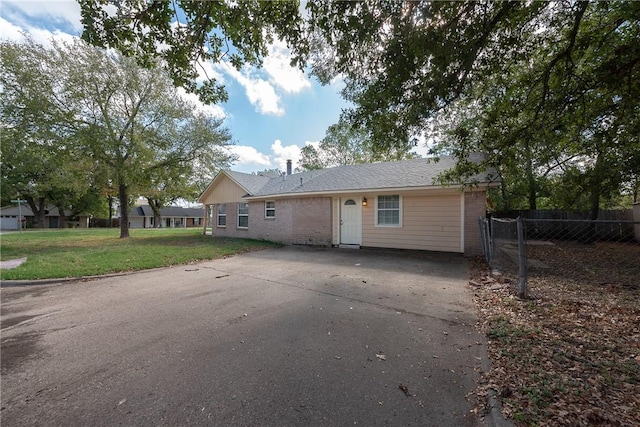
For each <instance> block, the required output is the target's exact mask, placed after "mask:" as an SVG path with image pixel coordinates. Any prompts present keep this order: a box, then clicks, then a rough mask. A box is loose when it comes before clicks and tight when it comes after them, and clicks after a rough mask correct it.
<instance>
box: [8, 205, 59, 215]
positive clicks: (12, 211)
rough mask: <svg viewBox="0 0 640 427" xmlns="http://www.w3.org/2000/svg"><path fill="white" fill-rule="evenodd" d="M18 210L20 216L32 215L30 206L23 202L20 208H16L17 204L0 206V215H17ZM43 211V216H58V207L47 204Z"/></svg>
mask: <svg viewBox="0 0 640 427" xmlns="http://www.w3.org/2000/svg"><path fill="white" fill-rule="evenodd" d="M20 211H21V212H22V216H33V212H32V211H31V208H30V207H29V205H27V204H25V203H23V204H22V205H21V206H20V209H18V205H15V206H5V207H3V208H0V216H18V215H19V212H20ZM45 212H46V213H45V216H60V213H59V212H58V208H56V207H55V206H47V207H46V208H45Z"/></svg>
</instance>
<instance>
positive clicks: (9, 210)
mask: <svg viewBox="0 0 640 427" xmlns="http://www.w3.org/2000/svg"><path fill="white" fill-rule="evenodd" d="M20 211H21V212H22V228H23V229H25V228H34V224H35V217H34V215H33V211H31V208H30V207H29V205H22V206H21V207H20V209H18V206H7V207H4V208H0V229H2V230H19V229H20V227H19V226H18V224H19V221H20V219H19V215H20ZM60 223H61V221H60V213H59V212H58V208H56V207H53V206H48V207H47V208H46V209H45V222H44V228H60ZM65 224H66V225H65V227H66V228H87V227H89V216H88V215H80V216H77V217H74V218H72V220H69V219H67V220H66V221H65Z"/></svg>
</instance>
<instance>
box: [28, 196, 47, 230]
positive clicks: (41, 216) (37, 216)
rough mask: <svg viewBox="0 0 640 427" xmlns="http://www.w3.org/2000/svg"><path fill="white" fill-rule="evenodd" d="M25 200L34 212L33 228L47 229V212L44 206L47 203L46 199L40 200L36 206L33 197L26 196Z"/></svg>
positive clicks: (41, 198)
mask: <svg viewBox="0 0 640 427" xmlns="http://www.w3.org/2000/svg"><path fill="white" fill-rule="evenodd" d="M25 199H26V200H27V203H28V204H29V207H30V208H31V212H33V227H34V228H45V226H46V223H45V220H46V214H47V210H46V206H45V204H44V203H45V199H44V197H40V198H38V205H36V202H35V200H34V198H33V197H31V196H26V197H25Z"/></svg>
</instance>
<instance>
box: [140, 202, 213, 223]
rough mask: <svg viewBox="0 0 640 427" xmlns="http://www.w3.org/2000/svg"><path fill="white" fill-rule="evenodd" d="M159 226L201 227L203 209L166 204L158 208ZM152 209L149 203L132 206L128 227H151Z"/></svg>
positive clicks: (152, 219)
mask: <svg viewBox="0 0 640 427" xmlns="http://www.w3.org/2000/svg"><path fill="white" fill-rule="evenodd" d="M160 218H161V220H160V228H180V227H201V226H202V224H203V220H204V209H203V208H202V207H199V208H182V207H179V206H166V207H164V208H162V209H160ZM153 221H154V217H153V210H152V209H151V206H149V205H141V206H134V207H133V208H132V209H131V210H130V211H129V227H130V228H153Z"/></svg>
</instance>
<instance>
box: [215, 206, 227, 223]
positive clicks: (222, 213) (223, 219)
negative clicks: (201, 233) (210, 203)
mask: <svg viewBox="0 0 640 427" xmlns="http://www.w3.org/2000/svg"><path fill="white" fill-rule="evenodd" d="M216 225H217V226H218V227H226V226H227V205H218V212H217V220H216Z"/></svg>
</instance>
